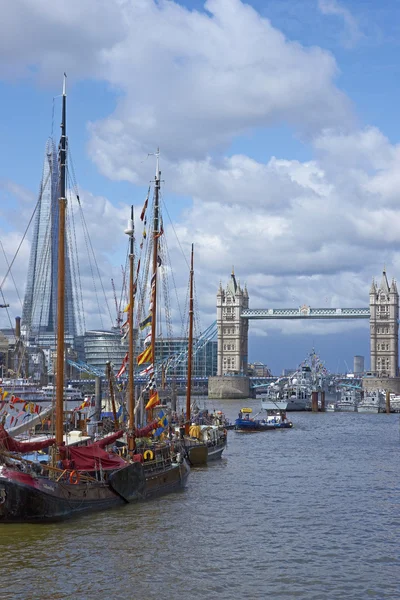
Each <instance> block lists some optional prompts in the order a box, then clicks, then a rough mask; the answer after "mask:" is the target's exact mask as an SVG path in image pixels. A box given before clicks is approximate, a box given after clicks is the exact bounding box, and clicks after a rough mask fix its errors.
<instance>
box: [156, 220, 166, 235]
mask: <svg viewBox="0 0 400 600" xmlns="http://www.w3.org/2000/svg"><path fill="white" fill-rule="evenodd" d="M163 233H164V225H163V222H162V219H161V226H160V231H158V232H157V233H155V234H154V237H155V238H159V237H161V236H162V235H163Z"/></svg>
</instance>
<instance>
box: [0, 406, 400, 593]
mask: <svg viewBox="0 0 400 600" xmlns="http://www.w3.org/2000/svg"><path fill="white" fill-rule="evenodd" d="M245 405H248V406H251V407H253V410H254V412H257V410H258V406H259V405H258V402H257V401H256V400H248V401H245V402H244V401H238V400H232V401H224V402H220V403H219V402H218V401H209V402H208V403H207V407H208V408H209V409H210V410H212V409H214V408H217V409H222V410H224V412H225V413H226V414H227V416H228V417H229V418H230V419H231V420H233V419H234V418H235V417H236V416H237V413H238V410H239V408H240V407H241V406H245ZM288 416H289V417H290V419H291V420H292V421H293V423H294V428H293V429H289V430H282V431H273V432H268V433H257V434H240V433H237V432H235V431H229V434H228V448H227V449H226V451H225V452H224V455H223V459H222V460H221V461H218V462H217V463H216V464H212V465H210V466H208V467H204V468H197V469H192V472H191V474H190V477H189V483H188V487H187V489H186V490H185V491H183V492H180V493H176V494H172V495H170V496H166V497H164V498H160V499H159V500H155V501H152V502H149V503H144V504H138V505H129V506H126V507H124V508H120V509H115V510H113V511H109V512H104V513H97V514H94V515H91V516H83V517H80V518H77V519H74V520H71V521H66V522H64V523H61V524H50V525H3V526H1V535H0V553H1V557H2V568H1V571H0V584H1V598H2V600H8V599H10V600H11V599H12V600H16V599H21V600H22V599H23V600H27V599H35V600H36V599H38V600H39V599H41V600H61V599H62V600H67V599H68V600H76V599H79V600H80V599H92V598H93V599H96V600H106V599H107V600H109V599H121V600H122V599H123V600H127V599H135V600H155V599H157V600H158V599H160V598H174V597H176V598H184V599H197V598H198V599H200V598H201V599H202V600H205V599H208V598H218V600H232V599H238V600H239V599H242V598H243V599H249V600H253V599H266V598H268V599H269V598H271V599H275V598H276V599H279V600H286V599H288V600H289V599H293V598H296V599H300V600H325V599H327V600H342V599H343V600H344V599H346V600H366V599H367V598H368V599H372V598H375V599H379V600H382V599H388V600H395V599H400V545H399V543H398V537H399V526H400V484H399V464H400V435H399V415H395V414H391V415H386V414H379V415H366V414H357V413H325V414H312V413H290V414H289V415H288Z"/></svg>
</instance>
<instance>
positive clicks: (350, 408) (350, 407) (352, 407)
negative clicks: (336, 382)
mask: <svg viewBox="0 0 400 600" xmlns="http://www.w3.org/2000/svg"><path fill="white" fill-rule="evenodd" d="M336 410H337V411H338V412H357V405H356V404H337V408H336Z"/></svg>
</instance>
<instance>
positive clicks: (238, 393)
mask: <svg viewBox="0 0 400 600" xmlns="http://www.w3.org/2000/svg"><path fill="white" fill-rule="evenodd" d="M249 396H250V378H249V377H245V376H241V375H220V376H218V375H217V376H216V377H209V378H208V397H209V398H217V399H219V400H228V399H235V398H240V399H243V400H244V399H246V398H249Z"/></svg>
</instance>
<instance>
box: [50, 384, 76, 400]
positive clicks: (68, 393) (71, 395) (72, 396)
mask: <svg viewBox="0 0 400 600" xmlns="http://www.w3.org/2000/svg"><path fill="white" fill-rule="evenodd" d="M41 392H42V400H43V401H44V402H51V401H52V400H53V399H54V398H55V395H56V388H55V386H54V385H51V384H49V385H45V386H43V387H42V389H41ZM84 399H85V398H84V396H83V394H82V391H81V390H80V389H78V388H75V387H73V386H72V385H68V386H67V387H65V388H64V400H67V401H68V402H83V400H84Z"/></svg>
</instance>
